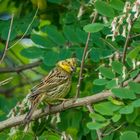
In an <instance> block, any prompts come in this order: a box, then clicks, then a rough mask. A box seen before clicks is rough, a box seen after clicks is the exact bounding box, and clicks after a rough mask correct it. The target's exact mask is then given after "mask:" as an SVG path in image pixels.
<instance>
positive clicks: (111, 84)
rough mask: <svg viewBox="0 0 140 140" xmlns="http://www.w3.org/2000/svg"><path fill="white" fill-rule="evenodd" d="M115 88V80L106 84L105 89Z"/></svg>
mask: <svg viewBox="0 0 140 140" xmlns="http://www.w3.org/2000/svg"><path fill="white" fill-rule="evenodd" d="M116 86H117V81H116V80H111V81H109V82H108V83H107V85H106V88H108V89H112V88H115V87H116Z"/></svg>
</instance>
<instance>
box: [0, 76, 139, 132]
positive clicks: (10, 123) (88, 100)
mask: <svg viewBox="0 0 140 140" xmlns="http://www.w3.org/2000/svg"><path fill="white" fill-rule="evenodd" d="M134 81H135V82H140V74H139V75H138V76H137V77H136V78H135V79H134ZM128 83H129V81H126V82H125V85H126V86H127V85H128ZM109 96H112V97H114V95H113V94H112V93H111V92H110V91H104V92H101V93H98V94H95V95H92V96H87V97H83V98H78V99H77V100H76V101H75V102H73V99H70V100H68V101H66V102H64V103H62V104H59V105H57V106H52V107H51V109H50V107H46V108H45V110H42V109H38V110H36V111H35V112H34V113H33V115H32V118H31V121H32V120H35V119H38V118H41V117H43V116H46V115H49V114H54V113H57V112H61V111H64V110H67V109H69V108H74V107H79V106H84V105H90V104H93V103H97V102H99V101H103V100H106V99H107V98H108V97H109ZM25 116H26V114H23V115H20V116H16V117H12V118H9V119H7V120H5V121H2V122H0V131H2V130H4V129H6V128H11V127H14V126H17V125H22V124H23V122H24V118H25Z"/></svg>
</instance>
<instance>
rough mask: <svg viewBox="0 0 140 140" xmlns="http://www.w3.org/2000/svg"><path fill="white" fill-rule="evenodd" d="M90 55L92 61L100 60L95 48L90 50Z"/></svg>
mask: <svg viewBox="0 0 140 140" xmlns="http://www.w3.org/2000/svg"><path fill="white" fill-rule="evenodd" d="M90 56H91V59H92V60H93V61H94V62H98V61H99V60H100V52H99V51H98V50H97V48H92V50H91V51H90Z"/></svg>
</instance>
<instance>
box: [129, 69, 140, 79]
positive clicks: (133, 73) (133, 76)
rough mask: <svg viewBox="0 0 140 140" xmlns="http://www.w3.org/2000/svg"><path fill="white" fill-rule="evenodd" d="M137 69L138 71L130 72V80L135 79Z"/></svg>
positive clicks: (137, 72)
mask: <svg viewBox="0 0 140 140" xmlns="http://www.w3.org/2000/svg"><path fill="white" fill-rule="evenodd" d="M139 71H140V70H139V69H138V70H134V71H132V72H131V73H130V77H131V78H135V77H136V76H137V75H138V74H139Z"/></svg>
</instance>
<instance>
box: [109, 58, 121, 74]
mask: <svg viewBox="0 0 140 140" xmlns="http://www.w3.org/2000/svg"><path fill="white" fill-rule="evenodd" d="M111 65H112V68H113V70H114V71H115V72H117V73H118V74H122V71H123V64H122V63H121V62H119V61H113V62H112V64H111Z"/></svg>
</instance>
